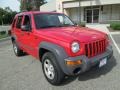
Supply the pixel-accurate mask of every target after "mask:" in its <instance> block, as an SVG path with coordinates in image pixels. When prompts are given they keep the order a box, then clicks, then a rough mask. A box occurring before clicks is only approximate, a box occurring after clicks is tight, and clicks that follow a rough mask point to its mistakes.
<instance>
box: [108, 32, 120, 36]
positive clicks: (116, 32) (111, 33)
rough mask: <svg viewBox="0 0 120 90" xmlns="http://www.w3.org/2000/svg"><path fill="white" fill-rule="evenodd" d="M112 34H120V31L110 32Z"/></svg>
mask: <svg viewBox="0 0 120 90" xmlns="http://www.w3.org/2000/svg"><path fill="white" fill-rule="evenodd" d="M110 34H112V35H116V34H120V32H110Z"/></svg>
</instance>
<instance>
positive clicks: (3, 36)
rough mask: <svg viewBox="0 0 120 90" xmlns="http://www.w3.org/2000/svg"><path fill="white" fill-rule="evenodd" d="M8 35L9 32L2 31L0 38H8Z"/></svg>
mask: <svg viewBox="0 0 120 90" xmlns="http://www.w3.org/2000/svg"><path fill="white" fill-rule="evenodd" d="M8 36H9V35H8V34H7V32H6V31H0V39H2V38H6V37H8Z"/></svg>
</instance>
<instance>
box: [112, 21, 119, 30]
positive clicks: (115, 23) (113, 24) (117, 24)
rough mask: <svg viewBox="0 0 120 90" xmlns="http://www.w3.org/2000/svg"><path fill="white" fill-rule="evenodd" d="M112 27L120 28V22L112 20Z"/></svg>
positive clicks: (114, 28)
mask: <svg viewBox="0 0 120 90" xmlns="http://www.w3.org/2000/svg"><path fill="white" fill-rule="evenodd" d="M110 27H111V28H112V29H113V30H120V22H112V23H111V24H110Z"/></svg>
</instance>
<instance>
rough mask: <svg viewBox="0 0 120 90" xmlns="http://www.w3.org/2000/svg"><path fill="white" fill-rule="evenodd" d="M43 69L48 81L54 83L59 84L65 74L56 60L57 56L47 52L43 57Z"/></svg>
mask: <svg viewBox="0 0 120 90" xmlns="http://www.w3.org/2000/svg"><path fill="white" fill-rule="evenodd" d="M42 69H43V73H44V75H45V77H46V79H47V81H48V82H49V83H51V84H53V85H59V84H60V83H61V82H62V81H63V79H64V76H65V74H64V73H63V71H62V70H61V68H60V67H59V65H58V64H57V62H56V58H55V56H54V55H53V54H52V53H50V52H47V53H45V54H44V55H43V58H42Z"/></svg>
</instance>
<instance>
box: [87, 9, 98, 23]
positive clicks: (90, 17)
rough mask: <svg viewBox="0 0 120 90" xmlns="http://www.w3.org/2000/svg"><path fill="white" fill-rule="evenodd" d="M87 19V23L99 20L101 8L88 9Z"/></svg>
mask: <svg viewBox="0 0 120 90" xmlns="http://www.w3.org/2000/svg"><path fill="white" fill-rule="evenodd" d="M86 21H87V23H98V22H99V9H98V8H95V9H86Z"/></svg>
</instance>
